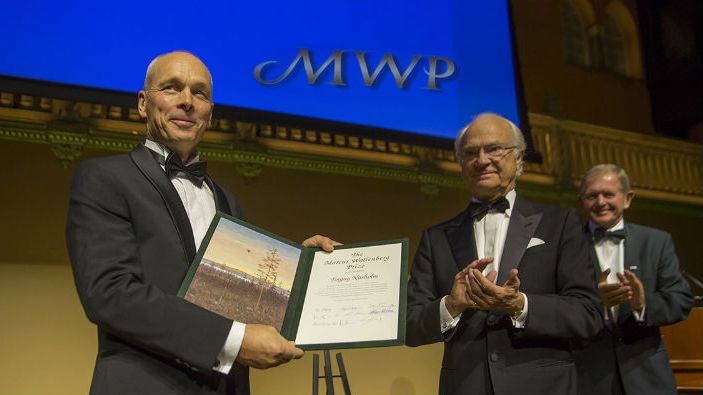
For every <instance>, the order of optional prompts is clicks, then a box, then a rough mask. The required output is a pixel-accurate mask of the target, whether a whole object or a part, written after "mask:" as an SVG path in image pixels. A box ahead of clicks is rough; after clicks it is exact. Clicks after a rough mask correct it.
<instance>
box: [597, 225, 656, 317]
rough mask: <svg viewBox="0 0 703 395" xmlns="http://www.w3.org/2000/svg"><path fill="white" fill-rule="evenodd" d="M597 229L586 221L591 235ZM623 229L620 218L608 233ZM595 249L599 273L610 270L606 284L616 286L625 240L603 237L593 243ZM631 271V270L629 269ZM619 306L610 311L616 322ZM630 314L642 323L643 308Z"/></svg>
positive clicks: (621, 270) (622, 265)
mask: <svg viewBox="0 0 703 395" xmlns="http://www.w3.org/2000/svg"><path fill="white" fill-rule="evenodd" d="M596 228H598V225H596V224H595V223H593V222H592V221H588V229H589V230H590V231H591V234H593V233H594V231H595V230H596ZM621 229H625V219H624V218H620V221H618V223H616V224H615V225H614V226H613V227H612V228H610V229H608V231H609V232H613V231H616V230H621ZM594 247H595V249H596V255H597V256H598V265H599V266H600V270H601V272H604V271H606V270H608V269H610V274H608V280H607V282H608V284H617V283H619V282H620V280H619V279H618V273H624V272H625V239H619V240H614V239H612V238H608V237H604V238H603V239H601V240H599V241H597V242H595V243H594ZM628 269H630V268H628ZM630 270H632V269H630ZM619 307H620V306H613V307H611V308H610V311H611V313H612V316H613V320H615V321H617V318H618V310H619ZM632 314H633V315H634V316H635V319H636V320H637V321H640V322H641V321H644V307H643V308H642V311H641V312H638V311H635V310H632ZM605 317H606V319H610V317H609V316H608V314H607V312H605Z"/></svg>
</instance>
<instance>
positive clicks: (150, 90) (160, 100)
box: [138, 51, 213, 163]
mask: <svg viewBox="0 0 703 395" xmlns="http://www.w3.org/2000/svg"><path fill="white" fill-rule="evenodd" d="M138 109H139V114H140V115H141V116H142V117H143V118H145V119H146V129H147V137H148V138H149V139H151V140H154V141H158V142H160V143H162V144H164V145H165V146H167V147H168V148H170V149H171V150H172V151H174V152H177V153H178V154H179V156H180V157H181V160H182V161H184V163H185V161H187V160H188V159H189V158H190V157H192V156H194V155H195V153H196V150H197V145H198V143H199V142H200V140H201V139H202V137H203V134H204V133H205V129H207V127H208V126H210V121H211V120H212V109H213V103H212V77H211V76H210V71H209V70H208V68H207V67H206V66H205V64H204V63H203V62H202V61H201V60H200V59H198V58H197V57H196V56H195V55H193V54H191V53H189V52H184V51H177V52H171V53H167V54H164V55H161V56H158V57H156V58H155V59H154V60H153V61H152V62H151V63H150V64H149V67H148V68H147V72H146V77H145V78H144V90H142V91H140V92H139V104H138Z"/></svg>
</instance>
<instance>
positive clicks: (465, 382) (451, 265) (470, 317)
mask: <svg viewBox="0 0 703 395" xmlns="http://www.w3.org/2000/svg"><path fill="white" fill-rule="evenodd" d="M533 238H538V239H541V240H542V241H544V243H543V244H540V245H535V246H531V247H530V248H527V246H528V243H529V242H530V240H531V239H533ZM587 248H588V244H587V241H586V239H585V237H584V235H583V233H582V232H581V226H580V221H579V219H578V216H577V214H576V212H575V211H574V210H570V209H561V208H557V207H552V206H546V205H538V204H533V203H531V202H529V201H527V200H525V199H523V198H521V197H520V196H519V195H518V196H517V197H516V199H515V204H514V208H513V210H512V213H511V216H510V221H509V225H508V231H507V236H506V240H505V245H504V248H503V255H502V257H501V260H500V267H499V273H498V279H497V284H501V285H502V284H503V283H504V282H505V281H506V279H507V275H508V273H509V272H510V270H511V269H513V268H517V269H518V271H519V273H518V277H519V278H520V281H521V285H520V291H521V292H523V293H525V295H527V299H528V303H529V306H528V315H527V321H526V325H525V328H523V329H516V328H514V327H513V324H512V322H511V320H510V318H509V316H507V315H506V314H505V313H501V312H499V311H494V310H491V311H486V310H466V311H464V313H463V314H462V316H461V320H460V321H459V323H458V324H457V326H456V327H455V328H454V329H453V330H452V331H451V332H449V333H444V334H442V332H441V330H440V318H439V304H440V300H441V298H442V297H443V296H445V295H448V294H449V293H450V292H451V288H452V284H453V281H454V276H455V275H456V274H457V273H458V272H459V271H460V270H461V269H463V268H465V267H466V266H467V265H468V264H470V263H471V262H472V261H473V260H475V259H477V253H476V243H475V241H474V235H473V219H472V218H471V217H470V216H469V215H468V210H467V211H464V212H462V213H461V214H459V215H458V216H456V217H455V218H453V219H451V220H449V221H446V222H443V223H440V224H439V225H436V226H433V227H431V228H429V229H427V230H426V231H425V232H424V234H423V236H422V240H421V242H420V246H419V247H418V250H417V253H416V255H415V261H414V264H413V267H412V277H411V279H410V281H409V284H408V305H407V312H408V313H407V314H408V315H407V334H406V341H407V344H408V345H409V346H418V345H422V344H427V343H433V342H441V341H443V342H444V356H443V360H442V369H441V372H440V381H439V393H440V394H443V395H444V394H471V395H474V394H478V395H482V394H496V395H507V394H528V395H529V394H535V395H545V394H558V395H570V394H576V393H577V389H578V388H577V373H576V369H575V367H574V362H573V358H572V353H571V348H570V339H572V338H574V337H582V338H586V337H590V336H593V335H594V334H596V333H598V332H599V331H600V329H601V327H602V323H603V321H602V317H601V315H600V313H599V310H598V306H597V294H596V291H595V287H594V283H593V282H594V270H593V262H591V261H590V255H589V254H584V251H586V249H587Z"/></svg>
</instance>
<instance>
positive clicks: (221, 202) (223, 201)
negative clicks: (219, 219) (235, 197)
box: [205, 176, 232, 215]
mask: <svg viewBox="0 0 703 395" xmlns="http://www.w3.org/2000/svg"><path fill="white" fill-rule="evenodd" d="M205 182H206V183H207V186H209V187H210V190H211V191H212V195H213V196H214V197H215V208H216V209H217V211H221V212H223V213H225V214H229V215H232V209H231V207H230V206H229V202H228V201H227V196H225V192H224V191H223V190H222V188H220V186H219V185H217V184H215V182H214V181H212V179H211V178H210V176H206V177H205Z"/></svg>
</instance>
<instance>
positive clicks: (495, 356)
mask: <svg viewBox="0 0 703 395" xmlns="http://www.w3.org/2000/svg"><path fill="white" fill-rule="evenodd" d="M498 359H499V358H498V353H497V352H495V351H494V352H492V353H491V362H498Z"/></svg>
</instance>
